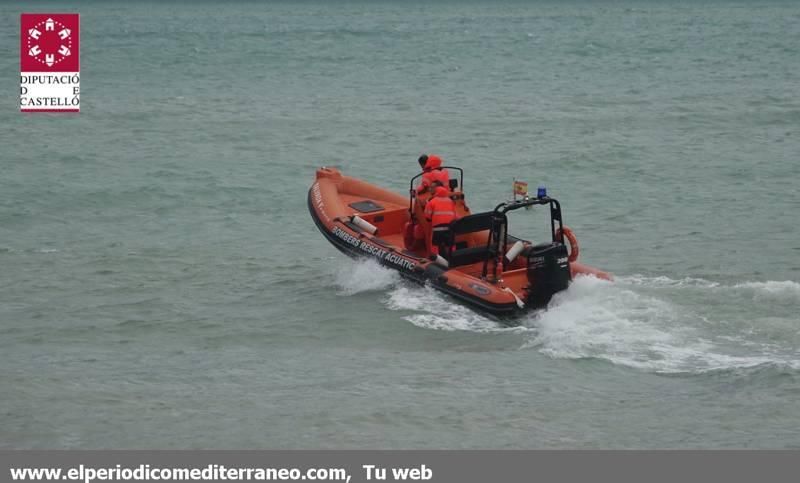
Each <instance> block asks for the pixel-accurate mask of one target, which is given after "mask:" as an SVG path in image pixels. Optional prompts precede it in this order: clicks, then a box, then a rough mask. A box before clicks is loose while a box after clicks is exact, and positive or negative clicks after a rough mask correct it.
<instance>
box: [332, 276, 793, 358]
mask: <svg viewBox="0 0 800 483" xmlns="http://www.w3.org/2000/svg"><path fill="white" fill-rule="evenodd" d="M350 264H351V265H352V267H351V268H347V269H344V270H342V271H341V272H340V273H339V274H338V275H337V284H338V285H339V287H340V293H341V294H344V295H350V294H354V293H359V292H362V291H367V290H380V291H384V292H385V293H386V295H385V297H384V299H383V301H384V303H385V305H386V307H387V308H388V309H390V310H392V311H398V312H401V313H402V315H401V317H402V318H403V319H405V320H407V321H409V322H410V323H412V324H414V325H416V326H418V327H423V328H427V329H434V330H445V331H473V332H479V333H500V332H502V333H509V332H511V333H518V334H520V336H521V337H522V338H523V341H522V343H521V344H520V349H521V350H537V351H539V352H541V353H542V354H545V355H547V356H549V357H553V358H561V359H599V360H605V361H608V362H611V363H613V364H618V365H622V366H627V367H632V368H636V369H640V370H644V371H649V372H658V373H671V374H680V373H688V374H695V373H706V372H713V371H724V370H735V369H745V368H752V367H758V366H776V367H781V368H786V369H789V370H800V332H799V331H798V324H800V320H799V319H798V316H797V315H796V314H797V313H800V310H798V309H800V307H798V304H799V303H800V283H797V282H794V281H766V282H744V283H738V284H731V285H725V284H721V283H718V282H713V281H709V280H703V279H699V278H684V279H680V280H675V279H670V278H667V277H645V276H641V275H633V276H627V277H619V278H618V279H617V280H616V281H615V282H608V281H605V280H599V279H596V278H593V277H580V278H577V279H576V280H575V281H574V282H573V284H572V285H571V287H570V288H569V289H568V290H566V291H564V292H561V293H559V294H557V295H556V296H555V297H554V298H553V301H552V302H551V304H550V306H549V308H548V310H546V311H541V312H537V313H532V314H529V315H527V316H525V317H524V318H522V319H520V320H519V322H520V325H519V326H517V327H506V326H505V325H503V324H501V323H499V322H497V321H496V320H494V319H490V318H487V317H484V316H483V315H481V314H479V313H477V312H474V311H473V310H471V309H469V308H467V307H465V306H463V305H461V304H459V303H457V302H455V301H453V300H452V299H450V298H448V297H446V296H445V295H442V294H440V293H439V292H438V291H436V290H433V289H432V288H430V287H422V286H417V285H414V284H410V283H406V282H404V281H401V280H400V278H399V277H398V276H397V275H396V274H395V273H394V272H393V271H392V270H388V269H385V268H383V267H381V266H379V265H378V264H377V263H375V262H371V261H359V262H350Z"/></svg>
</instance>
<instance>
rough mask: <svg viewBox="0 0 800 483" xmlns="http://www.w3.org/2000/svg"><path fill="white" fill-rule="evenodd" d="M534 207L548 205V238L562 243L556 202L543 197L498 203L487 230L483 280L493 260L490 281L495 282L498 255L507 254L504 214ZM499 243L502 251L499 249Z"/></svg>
mask: <svg viewBox="0 0 800 483" xmlns="http://www.w3.org/2000/svg"><path fill="white" fill-rule="evenodd" d="M535 205H550V236H551V238H552V240H553V242H554V243H556V242H558V243H562V244H563V243H564V230H563V228H564V220H563V218H562V217H561V203H559V202H558V200H556V199H554V198H550V197H549V196H545V197H542V198H523V199H520V200H514V201H505V202H503V203H500V204H499V205H497V206H495V208H494V210H493V211H492V215H493V223H492V229H491V230H489V238H488V239H487V240H486V248H487V250H488V251H489V257H487V258H486V260H484V262H483V271H482V276H483V278H486V275H487V274H488V272H489V260H493V261H494V267H493V269H492V279H493V280H497V260H498V254H502V255H503V256H505V254H506V253H508V217H507V216H506V213H508V212H510V211H514V210H519V209H520V208H526V207H528V206H535ZM556 223H558V230H556ZM556 234H558V237H556ZM501 243H502V250H501V247H500V245H501Z"/></svg>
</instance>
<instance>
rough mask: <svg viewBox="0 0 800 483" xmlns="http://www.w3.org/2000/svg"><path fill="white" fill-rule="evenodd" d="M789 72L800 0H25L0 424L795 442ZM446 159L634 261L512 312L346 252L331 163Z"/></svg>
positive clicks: (26, 440)
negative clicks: (63, 109) (479, 310)
mask: <svg viewBox="0 0 800 483" xmlns="http://www.w3.org/2000/svg"><path fill="white" fill-rule="evenodd" d="M54 10H55V11H74V12H78V13H80V14H81V27H82V34H81V35H82V41H81V43H82V46H81V55H82V58H81V74H82V79H81V80H82V83H81V87H82V95H81V100H82V106H81V109H82V112H81V113H80V114H79V115H76V116H58V115H44V114H34V115H22V114H20V113H19V112H17V109H18V107H17V102H18V98H17V95H18V91H17V86H16V82H17V76H18V73H19V56H18V55H19V54H18V45H19V41H18V35H19V14H20V13H21V12H26V11H43V12H46V11H54ZM798 66H800V5H798V4H797V3H796V2H792V1H785V2H781V1H711V0H709V1H700V2H682V1H676V0H672V1H665V2H652V1H644V0H641V1H637V0H630V1H612V0H594V1H589V0H585V1H568V2H555V1H553V2H520V3H496V2H488V1H486V2H465V3H455V2H453V3H450V2H437V3H414V2H400V1H397V2H388V1H387V2H339V1H333V2H301V3H275V2H226V3H224V4H220V5H216V4H213V3H188V2H180V3H179V2H174V3H170V2H158V3H140V2H129V3H123V2H119V3H116V2H109V3H105V2H68V3H62V4H45V3H36V4H25V3H4V4H3V5H2V7H0V69H1V70H2V78H3V79H4V80H5V82H3V83H2V85H0V87H1V88H0V100H2V103H0V105H2V106H3V107H2V108H0V126H2V128H1V129H0V146H1V148H0V153H1V155H2V156H1V158H0V159H2V165H1V166H2V174H1V175H0V447H15V448H144V447H156V448H244V447H253V448H367V447H369V448H374V447H378V448H467V447H469V448H539V447H588V448H623V447H625V448H640V447H660V448H664V447H666V448H683V447H714V448H717V447H760V448H763V447H797V446H800V409H798V407H799V406H798V403H797V400H798V397H800V329H799V327H800V316H798V313H799V312H800V310H798V309H800V229H799V228H798V224H799V223H798V222H799V221H800V217H798V209H800V199H799V198H798V194H797V186H798V181H799V178H800V176H799V175H800V162H799V161H798V155H800V129H799V128H798V127H799V126H800V83H798V77H797V76H798ZM423 152H434V153H437V154H440V155H441V156H443V157H444V159H445V160H446V161H447V163H448V164H456V165H460V166H462V167H463V168H464V169H465V170H466V180H465V186H466V189H467V196H468V199H469V203H470V206H471V207H472V208H473V209H474V210H483V209H489V208H491V207H493V206H494V204H495V203H496V202H497V201H500V200H502V199H504V198H506V197H507V196H508V194H509V192H510V188H511V180H512V178H513V177H517V178H520V179H524V180H527V181H529V182H530V183H531V185H532V186H537V185H539V184H544V185H546V186H547V187H548V189H549V190H550V193H551V194H553V195H554V196H555V197H557V198H559V199H560V200H561V203H562V205H563V208H564V215H565V221H566V223H567V224H568V225H570V226H571V227H572V228H573V230H574V231H575V232H576V234H577V235H578V237H579V239H580V242H581V248H582V255H581V257H582V260H583V261H585V262H587V263H589V264H592V265H595V266H598V267H601V268H603V269H606V270H609V271H611V272H614V273H615V274H616V276H617V281H616V282H615V283H606V282H600V281H597V280H592V279H583V280H578V281H576V282H575V284H574V285H573V286H572V288H571V289H570V290H569V291H568V292H566V293H564V294H561V295H560V296H559V297H558V298H557V299H556V300H555V301H554V302H553V304H552V306H551V307H550V309H549V310H548V311H547V312H546V313H543V314H539V315H536V316H530V317H528V318H526V319H524V320H523V321H522V325H521V326H520V327H516V328H506V327H503V326H501V325H498V324H497V323H496V322H494V321H492V320H489V319H486V318H484V317H482V316H481V315H478V314H475V313H473V312H472V311H470V310H468V309H466V308H464V307H461V306H459V305H457V304H454V303H452V302H451V301H450V300H448V299H445V298H443V297H441V296H440V295H438V294H437V293H435V292H433V291H431V290H430V289H428V288H425V287H418V286H413V285H408V284H407V283H406V282H403V281H401V280H399V279H397V278H396V276H395V275H394V274H393V273H392V272H389V271H386V270H384V269H381V268H380V267H378V266H376V265H374V264H372V263H367V262H354V261H350V260H348V259H345V258H344V257H343V256H342V255H341V254H339V253H338V252H336V250H335V249H334V248H333V247H331V246H329V244H328V243H327V242H326V241H325V240H324V239H323V238H322V237H321V236H320V234H319V233H318V232H317V230H316V228H315V226H314V224H313V223H312V221H311V219H310V217H309V216H308V212H307V208H306V193H307V189H308V186H309V185H310V184H311V182H312V179H313V176H314V169H315V168H316V167H317V166H320V165H336V166H339V167H341V168H342V169H343V170H344V171H345V173H347V174H353V175H357V176H361V177H363V178H365V179H368V180H371V181H373V182H376V183H378V184H382V185H385V186H389V187H391V188H393V189H395V190H396V191H398V192H403V191H404V190H405V189H407V184H406V183H407V181H406V180H407V179H408V178H410V177H411V176H412V175H413V174H415V167H416V158H417V156H418V155H419V154H420V153H423ZM537 220H538V219H537V218H536V217H535V216H533V217H531V218H530V219H529V218H526V217H524V216H523V217H522V218H517V219H514V220H512V224H513V223H516V224H515V225H512V226H513V227H514V228H515V230H514V231H515V233H519V234H530V233H535V229H536V228H537V225H536V223H535V222H536V221H537Z"/></svg>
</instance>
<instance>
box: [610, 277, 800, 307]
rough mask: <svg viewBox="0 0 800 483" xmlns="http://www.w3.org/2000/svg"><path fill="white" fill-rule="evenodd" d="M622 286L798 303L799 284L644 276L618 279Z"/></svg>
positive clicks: (799, 297)
mask: <svg viewBox="0 0 800 483" xmlns="http://www.w3.org/2000/svg"><path fill="white" fill-rule="evenodd" d="M618 281H619V282H620V284H622V285H633V286H642V287H646V288H656V289H658V288H677V289H686V288H700V289H707V290H710V291H712V292H715V293H719V294H725V293H731V294H736V295H742V294H744V295H749V296H750V297H752V299H753V300H754V301H757V302H758V301H785V302H800V283H798V282H795V281H792V280H780V281H779V280H767V281H764V282H750V281H748V282H741V283H737V284H732V285H724V284H721V283H719V282H713V281H711V280H705V279H702V278H693V277H685V278H682V279H678V280H675V279H671V278H669V277H663V276H662V277H646V276H644V275H631V276H626V277H619V278H618Z"/></svg>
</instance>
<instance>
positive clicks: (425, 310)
mask: <svg viewBox="0 0 800 483" xmlns="http://www.w3.org/2000/svg"><path fill="white" fill-rule="evenodd" d="M387 305H388V307H389V308H390V309H392V310H405V311H412V312H415V313H413V314H409V315H407V316H405V317H404V318H405V319H406V320H408V321H409V322H411V323H412V324H414V325H416V326H417V327H422V328H425V329H435V330H447V331H455V330H466V331H473V332H481V333H487V332H508V331H527V330H528V329H526V328H525V327H506V326H504V325H502V324H500V323H498V322H497V321H494V320H492V319H489V318H487V317H484V316H482V315H480V314H478V313H477V312H475V311H473V310H471V309H469V308H467V307H466V306H464V305H461V304H459V303H456V302H455V301H453V300H450V299H449V298H448V297H447V296H445V295H443V294H441V293H439V292H437V291H436V290H435V289H433V288H432V287H428V286H425V287H422V286H415V287H409V286H400V287H397V288H395V289H394V290H392V291H391V293H390V294H389V298H388V300H387Z"/></svg>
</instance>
